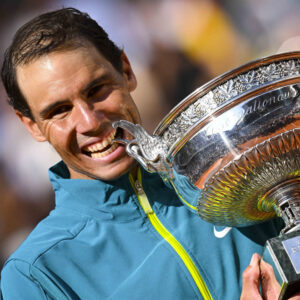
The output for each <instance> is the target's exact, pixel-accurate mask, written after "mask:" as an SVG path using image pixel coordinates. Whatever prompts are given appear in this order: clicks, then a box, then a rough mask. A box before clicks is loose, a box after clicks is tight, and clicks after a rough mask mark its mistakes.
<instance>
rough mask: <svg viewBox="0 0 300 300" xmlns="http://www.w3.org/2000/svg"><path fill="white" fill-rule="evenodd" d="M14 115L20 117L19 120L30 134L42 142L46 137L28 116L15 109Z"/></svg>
mask: <svg viewBox="0 0 300 300" xmlns="http://www.w3.org/2000/svg"><path fill="white" fill-rule="evenodd" d="M15 113H16V115H17V116H18V118H19V119H20V121H21V122H22V123H23V124H24V125H25V127H26V128H27V130H28V131H29V133H30V134H31V136H32V137H33V138H34V139H35V140H36V141H38V142H44V141H46V140H47V139H46V138H45V136H44V135H43V134H42V132H41V130H40V128H39V127H38V125H37V123H36V122H34V121H33V120H31V119H30V118H29V117H26V116H24V115H23V114H22V113H20V112H19V111H15Z"/></svg>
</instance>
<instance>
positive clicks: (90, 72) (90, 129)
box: [2, 8, 140, 180]
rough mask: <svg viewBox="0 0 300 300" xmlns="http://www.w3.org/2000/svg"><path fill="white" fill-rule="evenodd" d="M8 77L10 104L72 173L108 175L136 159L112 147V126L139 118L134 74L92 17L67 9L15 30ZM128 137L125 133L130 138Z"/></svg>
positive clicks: (6, 69) (6, 63)
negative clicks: (134, 91) (47, 143)
mask: <svg viewBox="0 0 300 300" xmlns="http://www.w3.org/2000/svg"><path fill="white" fill-rule="evenodd" d="M2 80H3V83H4V86H5V88H6V91H7V94H8V96H9V102H10V104H11V105H12V106H13V107H14V109H15V111H16V113H17V115H18V116H19V118H20V119H21V121H22V122H23V123H24V124H25V126H26V127H27V129H28V130H29V131H30V133H31V134H32V136H33V137H34V138H35V139H36V140H38V141H49V142H50V144H51V145H52V146H53V147H54V148H55V149H56V151H57V152H58V153H59V154H60V156H61V157H62V159H63V160H64V161H65V163H66V164H67V166H68V168H69V170H70V174H71V177H72V178H101V179H105V180H110V179H114V178H117V177H118V176H120V175H122V174H123V173H125V172H126V171H127V170H128V169H129V168H130V167H131V165H132V163H133V161H132V159H131V158H129V157H128V156H127V155H126V152H125V149H124V147H123V146H120V145H116V144H112V143H111V141H112V139H113V138H114V137H115V135H116V134H118V135H119V136H122V135H123V137H125V138H130V137H129V136H128V135H127V133H125V132H123V131H120V132H116V131H115V130H114V129H113V128H112V123H113V122H114V121H117V120H120V119H126V120H128V121H131V122H133V123H138V122H140V117H139V114H138V112H137V109H136V106H135V104H134V102H133V100H132V98H131V96H130V92H131V91H133V90H134V89H135V87H136V79H135V76H134V74H133V71H132V69H131V66H130V63H129V61H128V59H127V57H126V56H125V54H124V53H123V52H122V51H121V50H120V49H119V48H118V47H117V46H115V44H114V43H113V42H112V41H110V40H109V38H108V36H107V34H106V32H105V31H104V30H103V29H102V28H101V27H100V26H99V25H98V24H97V23H96V22H95V21H94V20H92V19H91V18H90V17H89V16H88V15H86V14H83V13H81V12H79V11H77V10H75V9H71V8H66V9H62V10H58V11H54V12H50V13H47V14H44V15H41V16H39V17H37V18H35V19H33V20H32V21H30V22H29V23H27V24H25V25H24V26H23V27H22V28H20V30H19V31H18V32H17V33H16V35H15V37H14V39H13V42H12V45H11V46H10V48H9V49H8V50H7V51H6V54H5V59H4V64H3V67H2ZM126 135H127V136H126Z"/></svg>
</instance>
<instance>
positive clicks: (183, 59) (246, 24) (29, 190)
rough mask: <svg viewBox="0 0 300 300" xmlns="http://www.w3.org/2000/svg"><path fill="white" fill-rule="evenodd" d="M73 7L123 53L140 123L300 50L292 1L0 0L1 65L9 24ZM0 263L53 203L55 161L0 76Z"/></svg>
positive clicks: (298, 5)
mask: <svg viewBox="0 0 300 300" xmlns="http://www.w3.org/2000/svg"><path fill="white" fill-rule="evenodd" d="M68 6H73V7H75V8H78V9H80V10H82V11H85V12H87V13H89V14H90V15H91V17H93V18H94V19H96V20H97V21H98V22H99V24H100V25H102V26H103V27H104V28H105V29H106V31H107V32H108V33H109V35H110V37H111V38H112V39H113V40H114V41H115V42H116V43H117V44H118V45H119V46H120V47H122V48H124V50H125V52H126V53H127V55H128V57H129V59H130V61H131V63H132V67H133V69H134V71H135V73H136V75H137V78H138V88H137V90H136V91H135V92H134V94H133V96H134V99H135V100H136V103H137V106H138V107H139V109H140V112H141V115H142V119H143V126H144V127H145V128H146V129H147V131H148V132H149V133H152V132H153V131H154V129H155V127H156V126H157V125H158V123H159V121H160V120H161V119H162V118H163V117H164V116H165V115H166V114H167V113H168V112H169V111H170V109H171V108H172V107H174V106H175V105H176V104H177V103H178V102H180V101H181V100H182V99H183V98H184V97H186V96H187V95H188V94H189V93H191V92H192V91H193V90H195V89H196V88H197V87H199V86H201V85H202V84H204V83H206V82H207V81H209V80H211V79H213V78H214V77H216V76H218V75H221V74H222V73H224V72H226V71H229V70H231V69H233V68H235V67H237V66H239V65H241V64H244V63H246V62H248V61H251V60H254V59H257V58H259V57H262V56H267V55H270V54H274V53H276V52H279V51H288V50H297V49H298V46H299V49H300V42H299V40H300V38H298V36H300V26H299V25H300V21H299V17H298V12H299V10H300V2H299V1H297V0H286V1H276V0H243V1H240V0H219V1H217V0H111V1H107V0H85V1H80V0H78V1H75V0H61V1H58V0H0V63H1V62H2V58H3V53H4V51H5V49H6V47H7V46H8V45H9V43H10V41H11V39H12V36H13V34H14V32H15V31H16V29H17V28H18V27H19V26H20V25H22V24H23V23H24V22H26V21H27V20H29V19H31V18H32V17H34V16H35V15H37V14H39V13H42V12H46V11H48V10H53V9H58V8H62V7H68ZM0 99H1V101H0V139H1V146H0V268H1V264H2V263H3V262H4V261H5V259H6V258H7V256H8V255H9V254H10V253H11V252H12V251H13V250H14V249H15V248H16V247H17V246H18V245H19V243H20V242H21V241H22V240H23V239H24V238H25V237H26V236H27V235H28V233H29V232H30V231H31V230H32V228H33V227H34V225H35V224H36V223H37V222H38V221H39V220H40V219H41V218H43V217H45V216H46V215H47V214H48V213H49V211H50V210H51V208H52V207H53V206H54V201H53V197H54V195H53V192H52V189H51V186H50V183H49V182H48V173H47V169H48V167H50V166H51V165H53V164H54V163H55V162H57V161H58V160H59V158H58V156H57V155H56V153H55V152H54V150H53V149H52V148H51V146H49V145H48V144H46V143H40V144H39V143H37V142H34V141H33V140H32V138H31V137H30V136H29V134H28V133H27V132H26V130H25V129H24V128H23V126H22V125H21V123H20V122H19V121H18V119H17V118H16V117H15V115H14V113H13V111H12V109H11V108H10V107H9V106H8V105H7V103H6V95H5V92H4V90H3V87H2V85H1V84H0Z"/></svg>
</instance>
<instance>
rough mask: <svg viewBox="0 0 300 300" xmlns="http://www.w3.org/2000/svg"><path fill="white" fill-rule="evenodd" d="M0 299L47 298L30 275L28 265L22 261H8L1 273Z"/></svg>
mask: <svg viewBox="0 0 300 300" xmlns="http://www.w3.org/2000/svg"><path fill="white" fill-rule="evenodd" d="M0 294H1V295H0V299H3V300H16V299H30V300H35V299H36V300H43V299H44V300H49V299H50V298H49V297H48V296H47V295H46V293H45V292H44V290H43V289H42V288H41V286H40V285H39V283H37V282H35V281H34V280H33V279H32V278H31V276H30V265H29V264H28V263H26V262H22V261H14V260H12V261H9V262H8V263H7V264H6V265H5V267H4V268H3V271H2V273H1V289H0Z"/></svg>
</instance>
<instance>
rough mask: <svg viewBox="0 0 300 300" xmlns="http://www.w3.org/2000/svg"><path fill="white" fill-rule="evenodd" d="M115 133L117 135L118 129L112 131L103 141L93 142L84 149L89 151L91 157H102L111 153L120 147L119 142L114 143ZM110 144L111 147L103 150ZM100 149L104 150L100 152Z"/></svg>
mask: <svg viewBox="0 0 300 300" xmlns="http://www.w3.org/2000/svg"><path fill="white" fill-rule="evenodd" d="M115 135H116V130H114V131H112V132H111V133H110V135H109V136H107V137H106V138H105V139H104V140H103V141H101V142H99V143H96V144H93V145H90V146H88V147H86V148H85V149H84V150H85V151H87V152H89V153H90V155H91V157H93V158H100V157H103V156H105V155H108V154H109V153H111V152H112V151H114V150H115V149H116V148H117V147H118V144H112V141H113V139H114V137H115ZM110 145H111V146H110ZM108 146H110V147H109V148H108V149H107V150H105V151H102V150H104V149H105V148H107V147H108ZM99 151H102V152H99Z"/></svg>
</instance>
